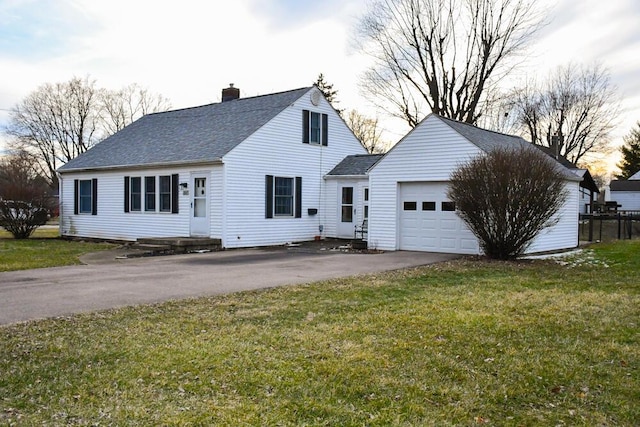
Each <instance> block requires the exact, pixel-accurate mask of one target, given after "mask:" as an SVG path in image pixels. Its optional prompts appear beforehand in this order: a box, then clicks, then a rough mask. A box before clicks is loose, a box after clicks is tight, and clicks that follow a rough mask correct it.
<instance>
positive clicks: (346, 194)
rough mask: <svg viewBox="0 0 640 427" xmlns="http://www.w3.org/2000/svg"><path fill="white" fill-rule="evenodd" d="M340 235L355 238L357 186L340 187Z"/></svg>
mask: <svg viewBox="0 0 640 427" xmlns="http://www.w3.org/2000/svg"><path fill="white" fill-rule="evenodd" d="M338 198H339V199H338V230H337V231H338V237H342V238H350V239H352V238H353V233H354V226H355V218H356V208H355V205H354V203H353V202H354V200H356V199H355V187H354V186H352V185H340V186H339V188H338Z"/></svg>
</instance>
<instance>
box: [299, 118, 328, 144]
mask: <svg viewBox="0 0 640 427" xmlns="http://www.w3.org/2000/svg"><path fill="white" fill-rule="evenodd" d="M302 142H303V143H305V144H321V145H324V146H327V145H328V142H329V116H327V115H326V114H322V113H318V112H315V111H309V110H302Z"/></svg>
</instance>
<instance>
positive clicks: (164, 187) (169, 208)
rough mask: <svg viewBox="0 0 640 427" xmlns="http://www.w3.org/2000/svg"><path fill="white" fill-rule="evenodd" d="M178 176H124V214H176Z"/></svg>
mask: <svg viewBox="0 0 640 427" xmlns="http://www.w3.org/2000/svg"><path fill="white" fill-rule="evenodd" d="M178 178H179V176H178V174H174V175H160V176H153V175H152V176H145V177H140V176H131V177H129V176H125V177H124V211H125V212H142V211H144V212H149V213H153V212H158V211H159V212H169V213H178Z"/></svg>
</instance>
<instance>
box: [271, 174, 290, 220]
mask: <svg viewBox="0 0 640 427" xmlns="http://www.w3.org/2000/svg"><path fill="white" fill-rule="evenodd" d="M273 213H274V215H275V216H293V178H282V177H279V176H276V177H275V178H274V211H273Z"/></svg>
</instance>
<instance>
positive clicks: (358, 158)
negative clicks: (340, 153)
mask: <svg viewBox="0 0 640 427" xmlns="http://www.w3.org/2000/svg"><path fill="white" fill-rule="evenodd" d="M382 157H383V154H355V155H352V156H347V157H345V159H344V160H342V161H341V162H340V163H338V164H337V165H336V167H334V168H333V169H332V170H331V172H329V173H328V174H327V175H334V176H357V175H366V174H367V172H368V171H369V169H371V167H372V166H373V165H375V164H376V162H377V161H378V160H380V159H381V158H382Z"/></svg>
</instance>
